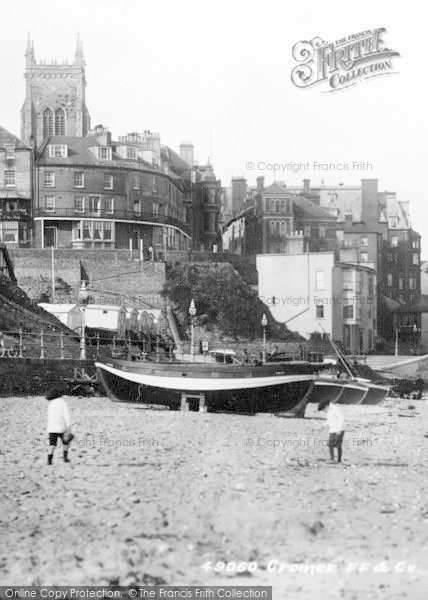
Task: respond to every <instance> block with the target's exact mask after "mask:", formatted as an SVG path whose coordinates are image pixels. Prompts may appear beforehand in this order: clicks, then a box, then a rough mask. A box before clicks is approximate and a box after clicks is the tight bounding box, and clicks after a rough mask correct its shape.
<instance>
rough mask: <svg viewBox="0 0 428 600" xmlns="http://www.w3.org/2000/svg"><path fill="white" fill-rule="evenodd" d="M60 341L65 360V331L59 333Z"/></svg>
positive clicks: (62, 358)
mask: <svg viewBox="0 0 428 600" xmlns="http://www.w3.org/2000/svg"><path fill="white" fill-rule="evenodd" d="M59 341H60V345H61V360H64V333H63V332H62V331H61V333H60V334H59Z"/></svg>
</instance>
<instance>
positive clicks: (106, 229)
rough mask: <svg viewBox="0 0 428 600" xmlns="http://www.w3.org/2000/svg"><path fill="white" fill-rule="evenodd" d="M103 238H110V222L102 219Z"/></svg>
mask: <svg viewBox="0 0 428 600" xmlns="http://www.w3.org/2000/svg"><path fill="white" fill-rule="evenodd" d="M104 239H105V240H111V239H112V238H111V223H108V222H105V221H104Z"/></svg>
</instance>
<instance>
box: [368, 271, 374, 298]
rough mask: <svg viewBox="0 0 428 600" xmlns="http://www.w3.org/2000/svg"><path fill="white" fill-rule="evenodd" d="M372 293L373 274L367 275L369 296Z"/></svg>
mask: <svg viewBox="0 0 428 600" xmlns="http://www.w3.org/2000/svg"><path fill="white" fill-rule="evenodd" d="M373 294H374V281H373V275H369V296H373Z"/></svg>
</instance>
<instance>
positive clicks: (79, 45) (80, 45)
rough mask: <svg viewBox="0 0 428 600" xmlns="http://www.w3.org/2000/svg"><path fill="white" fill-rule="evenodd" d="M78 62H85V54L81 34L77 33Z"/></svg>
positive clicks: (76, 55)
mask: <svg viewBox="0 0 428 600" xmlns="http://www.w3.org/2000/svg"><path fill="white" fill-rule="evenodd" d="M75 57H76V62H77V63H81V64H83V65H84V64H85V57H84V55H83V43H82V40H81V39H80V34H79V33H78V34H77V43H76V54H75Z"/></svg>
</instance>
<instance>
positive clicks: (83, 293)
mask: <svg viewBox="0 0 428 600" xmlns="http://www.w3.org/2000/svg"><path fill="white" fill-rule="evenodd" d="M88 301H89V294H88V290H87V289H86V282H85V281H82V285H81V286H80V290H79V304H80V309H81V311H82V331H81V335H80V360H86V319H85V310H86V306H87V304H88Z"/></svg>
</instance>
